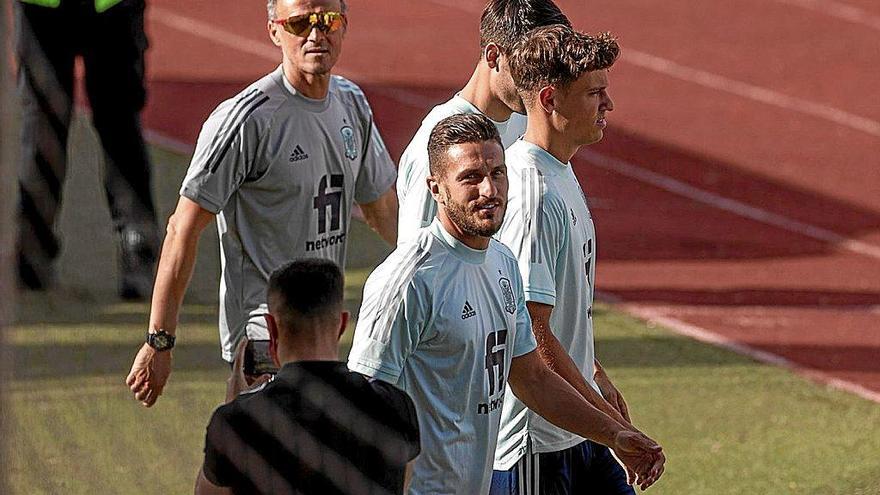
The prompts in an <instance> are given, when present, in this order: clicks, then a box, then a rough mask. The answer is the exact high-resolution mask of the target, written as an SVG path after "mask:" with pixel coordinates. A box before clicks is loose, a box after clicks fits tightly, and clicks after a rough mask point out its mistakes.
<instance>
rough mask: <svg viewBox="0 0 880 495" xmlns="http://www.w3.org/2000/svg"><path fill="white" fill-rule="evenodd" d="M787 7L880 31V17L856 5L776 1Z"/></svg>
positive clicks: (828, 1)
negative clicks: (791, 6) (792, 6)
mask: <svg viewBox="0 0 880 495" xmlns="http://www.w3.org/2000/svg"><path fill="white" fill-rule="evenodd" d="M774 1H775V2H777V3H782V4H785V5H794V6H795V7H801V8H803V9H807V10H812V11H814V12H819V13H820V14H825V15H827V16H829V17H834V18H837V19H840V20H843V21H847V22H851V23H853V24H860V25H862V26H866V27H869V28H871V29H876V30H877V31H880V16H876V15H873V14H871V13H870V12H868V11H867V10H864V9H862V8H859V7H856V6H854V5H847V4H845V3H841V2H834V1H831V0H774Z"/></svg>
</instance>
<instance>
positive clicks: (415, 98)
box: [151, 0, 880, 402]
mask: <svg viewBox="0 0 880 495" xmlns="http://www.w3.org/2000/svg"><path fill="white" fill-rule="evenodd" d="M431 1H433V2H434V3H441V2H438V1H436V0H431ZM449 6H450V7H455V8H461V7H460V6H458V5H455V4H449ZM151 17H152V18H153V19H154V20H156V21H157V22H160V23H162V24H165V25H166V26H169V27H172V28H175V29H178V30H181V31H183V32H186V33H187V34H190V35H193V36H200V37H204V38H207V39H211V40H212V41H214V42H215V43H218V44H222V45H225V46H227V47H229V48H232V49H237V50H242V51H245V52H246V53H251V54H253V55H256V56H260V57H263V58H266V59H267V60H273V61H275V60H278V53H277V51H276V49H274V48H271V47H268V46H265V45H260V47H259V48H258V47H257V46H252V44H256V42H254V41H253V40H249V39H246V38H244V39H243V40H244V41H248V42H249V43H247V44H239V43H238V39H239V38H241V37H240V36H238V35H235V34H233V33H230V32H227V31H224V30H222V29H218V28H215V27H213V26H210V25H207V24H205V23H203V22H201V21H198V20H195V19H191V18H189V17H185V16H181V15H179V14H175V13H173V12H171V11H167V10H165V9H161V8H156V7H152V8H151ZM200 26H204V27H207V28H210V30H209V31H199V30H195V29H193V28H194V27H200ZM209 32H210V33H214V34H213V35H209V34H208V33H209ZM352 76H353V77H357V76H356V75H353V74H352ZM381 93H382V94H383V95H384V96H386V97H389V98H392V99H394V100H396V101H398V102H400V103H401V104H405V105H410V106H414V107H418V108H423V109H427V108H430V107H431V106H432V105H434V104H435V103H436V102H434V101H430V100H429V99H428V98H426V97H424V96H422V95H420V94H418V93H415V92H411V91H407V90H403V89H394V90H383V91H381ZM183 146H186V145H183ZM581 153H582V154H583V153H584V151H582V152H581ZM588 155H592V157H590V158H588V159H590V160H593V159H594V158H597V157H600V158H601V159H603V160H605V163H615V164H616V165H623V164H624V163H623V162H621V161H619V160H615V159H613V158H610V157H606V156H604V155H600V154H598V153H595V152H589V154H588ZM609 160H613V162H608V161H609ZM594 163H596V162H595V161H594ZM626 165H627V166H626V167H624V169H625V170H627V171H629V172H632V171H634V170H635V171H639V172H638V173H636V174H633V176H632V177H631V178H633V179H636V180H640V181H642V182H645V181H648V183H649V184H652V185H657V186H658V187H661V188H663V185H666V186H669V187H671V188H672V189H674V190H670V191H669V192H673V193H676V194H682V193H687V194H692V195H695V196H698V197H700V198H702V200H704V202H707V204H710V205H712V206H715V207H718V208H721V209H725V208H723V207H722V205H728V206H730V207H733V206H736V207H735V208H734V210H727V211H732V212H733V213H736V214H743V213H745V212H748V214H750V215H755V216H757V217H758V218H754V219H755V220H758V221H767V220H761V219H771V220H770V221H774V222H775V221H778V220H782V221H783V222H782V224H783V225H788V226H789V227H796V228H800V226H804V227H805V229H804V232H812V233H813V234H817V235H821V236H824V237H827V235H828V234H830V235H831V238H832V239H836V240H838V241H842V242H840V244H839V245H840V246H843V247H845V248H847V249H849V250H851V251H853V250H854V248H855V250H856V252H859V253H860V254H867V255H868V256H872V257H878V256H880V254H878V252H880V247H877V246H873V245H870V244H865V243H862V242H860V241H856V240H853V239H846V238H845V237H843V236H841V235H839V234H835V233H833V232H830V231H826V230H824V229H821V228H819V227H814V226H811V225H808V224H804V223H801V222H797V221H795V220H791V219H787V218H785V217H781V216H779V215H776V214H774V213H770V212H767V211H765V210H761V209H760V208H755V207H752V206H749V205H745V204H743V203H739V202H736V201H733V200H729V199H727V198H723V197H721V196H717V195H715V194H713V193H710V192H708V191H703V190H701V189H697V188H694V187H692V186H689V185H687V184H684V183H681V182H680V181H677V180H675V179H672V178H671V177H666V176H663V175H660V174H657V173H655V172H652V171H650V170H647V169H644V168H641V167H638V166H635V165H632V164H626ZM618 171H619V170H618ZM667 181H671V182H667ZM655 182H657V183H658V184H660V183H662V184H663V185H658V184H655ZM678 184H681V185H684V186H686V187H684V188H681V187H679V186H678ZM679 190H680V191H682V192H678V191H679ZM687 197H690V196H687ZM728 202H730V203H728ZM739 205H742V206H744V207H745V209H740V208H739ZM737 210H741V211H742V212H743V213H740V212H739V211H737ZM747 218H753V217H752V216H747ZM768 223H769V222H768ZM770 225H776V224H775V223H770ZM776 226H778V227H782V225H776ZM782 228H787V227H782ZM805 235H808V234H805ZM823 240H825V239H823ZM866 248H867V249H866ZM633 309H635V308H633ZM634 314H635V313H634ZM657 321H658V323H661V324H663V325H670V328H671V329H673V330H676V331H678V328H676V326H678V325H679V324H680V325H681V327H680V328H684V327H683V326H685V325H687V324H686V323H684V322H679V321H677V320H674V319H670V318H665V317H664V320H662V321H661V320H657ZM687 326H690V325H687ZM690 327H691V328H693V329H697V328H696V327H693V326H690ZM699 330H701V331H702V334H704V335H714V336H715V340H716V341H718V343H717V344H716V345H722V346H724V345H723V344H722V343H721V341H723V340H726V339H724V337H721V336H720V335H716V334H713V333H712V332H709V331H708V330H703V329H699ZM697 334H700V333H699V332H697ZM693 338H697V337H696V336H694V337H693ZM698 340H699V339H698ZM705 342H708V343H713V342H711V341H709V340H705ZM727 342H728V343H729V345H730V347H728V348H730V349H731V350H734V351H735V352H743V353H744V354H746V355H750V356H751V354H750V352H751V350H750V349H751V348H749V347H747V346H743V345H741V344H737V343H735V342H733V341H730V340H727ZM733 346H736V347H738V348H740V349H741V351H740V350H737V349H735V348H734V347H733ZM758 352H761V353H762V355H763V354H766V357H767V359H768V360H769V361H764V362H768V363H769V362H771V361H772V362H776V361H777V360H778V363H779V365H780V366H784V367H786V368H789V369H792V370H795V371H797V372H799V373H801V374H804V375H808V376H812V377H813V378H814V379H815V380H818V381H820V382H822V383H826V384H828V385H831V386H833V387H837V388H840V389H842V390H847V391H849V392H852V393H854V394H856V395H858V396H860V397H865V398H867V399H868V400H873V401H875V402H880V394H877V393H875V392H873V391H870V390H868V389H866V388H864V387H862V386H861V385H858V384H856V383H851V382H847V381H843V380H840V379H838V378H835V377H833V376H830V375H828V374H825V373H822V372H818V371H812V370H806V369H803V368H798V367H797V365H794V364H793V363H791V362H790V361H788V360H786V359H785V358H782V357H779V356H776V355H774V354H770V353H765V352H763V351H758ZM753 357H754V356H753ZM756 359H757V358H756ZM785 363H787V365H786V364H785Z"/></svg>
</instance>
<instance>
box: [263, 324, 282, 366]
mask: <svg viewBox="0 0 880 495" xmlns="http://www.w3.org/2000/svg"><path fill="white" fill-rule="evenodd" d="M264 316H265V318H266V328H267V329H268V330H269V355H270V356H272V362H273V363H275V366H278V367H281V360H280V359H278V322H276V321H275V317H274V316H272V315H270V314H268V313H267V314H266V315H264Z"/></svg>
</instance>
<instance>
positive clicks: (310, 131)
mask: <svg viewBox="0 0 880 495" xmlns="http://www.w3.org/2000/svg"><path fill="white" fill-rule="evenodd" d="M267 7H268V12H269V20H268V22H267V27H268V31H269V37H270V38H271V39H272V42H273V43H274V44H275V45H276V46H278V47H279V48H281V53H282V61H281V65H280V66H279V67H278V68H277V69H276V70H274V71H273V72H272V73H270V74H268V75H266V76H265V77H263V78H262V79H260V80H258V81H256V82H255V83H253V84H251V85H250V86H249V87H247V88H246V89H245V90H244V91H242V92H241V93H239V94H238V95H237V96H236V97H234V98H231V99H229V100H227V101H225V102H223V103H221V104H220V106H219V107H217V109H216V110H215V111H214V112H213V113H212V114H211V116H210V117H209V118H208V120H207V122H205V125H204V126H203V128H202V132H201V135H200V136H199V140H198V144H197V146H196V151H195V154H194V155H193V159H192V163H191V165H190V168H189V171H188V172H187V175H186V178H185V179H184V181H183V186H182V187H181V190H180V195H181V198H180V201H179V202H178V205H177V209H176V211H175V212H174V214H173V215H172V216H171V218H170V219H169V221H168V233H167V235H166V238H165V242H164V245H163V248H162V255H161V258H160V260H159V269H158V274H157V276H156V282H155V287H154V291H153V304H152V311H151V314H150V323H149V330H148V335H147V342H146V343H145V344H144V345H143V346H142V347H141V349H140V351H139V352H138V354H137V356H136V357H135V360H134V364H133V365H132V369H131V372H130V373H129V375H128V378H127V380H126V383H127V384H128V385H129V388H130V389H131V391H132V393H133V394H134V397H135V399H136V400H138V401H141V402H142V403H143V404H144V405H145V406H147V407H149V406H152V405H153V404H154V403H155V402H156V400H157V399H158V397H159V395H160V394H161V393H162V390H163V388H164V386H165V383H166V381H167V379H168V376H169V375H170V373H171V348H172V347H173V345H174V334H175V331H176V327H177V316H178V312H179V310H180V306H181V303H182V300H183V295H184V293H185V292H186V287H187V285H188V283H189V279H190V276H191V274H192V270H193V266H194V264H195V256H196V248H197V244H198V239H199V235H200V233H201V231H202V230H203V229H204V228H205V227H206V226H207V225H208V224H209V223H210V222H211V220H212V219H214V218H215V217H216V219H217V229H218V231H219V234H220V244H221V256H222V258H223V259H222V264H221V266H222V276H221V282H220V283H221V286H220V318H219V320H220V321H219V325H220V339H221V346H222V356H223V358H224V359H225V360H226V361H229V362H231V361H232V359H233V350H234V349H235V346H236V344H237V343H238V342H239V341H240V340H241V339H242V338H243V337H246V336H250V337H253V338H266V337H267V335H268V332H267V329H266V324H265V320H264V318H263V317H262V316H261V315H262V314H264V313H266V284H267V281H268V277H269V274H270V273H271V272H272V270H273V269H274V268H275V267H277V266H280V265H281V264H282V263H284V262H286V261H288V260H290V259H293V258H324V259H330V260H332V261H335V262H336V263H337V264H338V265H340V266H343V267H344V266H345V254H346V248H347V244H348V242H347V239H346V237H347V235H348V228H349V220H350V218H351V212H352V209H353V206H354V205H353V203H355V202H356V203H358V204H359V205H360V206H361V210H362V211H363V213H364V217H365V218H366V221H367V223H368V224H369V225H370V226H371V227H372V228H373V229H374V230H375V231H376V232H377V233H378V234H379V235H380V236H381V237H382V238H383V239H385V240H386V241H387V242H388V243H389V244H392V245H393V244H395V242H396V231H397V197H396V195H395V193H394V190H393V188H392V186H393V185H394V180H395V174H396V171H395V169H394V163H393V162H392V161H391V158H390V157H389V156H388V152H387V151H386V149H385V145H384V144H383V142H382V138H381V137H380V135H379V132H378V130H377V129H376V126H375V124H374V123H373V114H372V111H371V110H370V106H369V104H368V103H367V100H366V98H365V97H364V94H363V92H361V90H360V88H358V87H357V86H356V85H355V84H354V83H352V82H350V81H348V80H346V79H344V78H342V77H339V76H334V75H332V74H331V71H332V69H333V67H334V65H335V64H336V61H337V60H338V58H339V54H340V52H341V50H342V42H343V38H344V36H345V31H346V27H347V21H346V16H345V13H346V5H345V2H344V1H341V0H277V1H275V0H272V1H270V2H268V4H267Z"/></svg>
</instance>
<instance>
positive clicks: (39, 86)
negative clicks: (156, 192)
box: [15, 0, 158, 299]
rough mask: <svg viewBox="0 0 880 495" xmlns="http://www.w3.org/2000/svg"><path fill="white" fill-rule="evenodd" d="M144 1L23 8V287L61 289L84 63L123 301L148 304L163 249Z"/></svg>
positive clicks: (37, 2) (19, 19) (53, 1)
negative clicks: (77, 70) (79, 72)
mask: <svg viewBox="0 0 880 495" xmlns="http://www.w3.org/2000/svg"><path fill="white" fill-rule="evenodd" d="M144 7H145V4H144V0H22V1H19V2H16V6H15V11H16V13H15V17H16V48H17V50H16V51H17V55H18V59H19V81H18V87H19V94H20V96H21V99H22V113H23V116H22V124H21V126H22V135H21V147H22V148H21V162H20V170H19V174H20V179H19V181H20V193H21V199H20V216H19V222H20V227H19V247H18V265H19V266H18V271H19V279H20V282H21V285H22V286H23V287H26V288H28V289H34V290H43V289H46V288H48V287H51V286H52V285H53V284H54V283H55V281H56V280H55V279H56V276H55V266H54V265H55V260H56V258H57V257H58V254H59V252H60V241H59V239H58V238H57V236H56V233H55V223H56V219H57V216H58V211H59V209H60V205H61V192H62V187H63V184H64V178H65V175H66V169H67V138H68V134H69V129H70V123H71V116H72V113H73V112H72V110H73V102H74V99H73V95H74V81H75V78H74V62H75V59H76V57H77V56H81V57H82V60H83V65H84V66H85V88H86V93H87V95H88V99H89V103H90V105H91V109H92V121H93V123H94V126H95V129H96V131H97V133H98V136H99V138H100V141H101V146H102V148H103V151H104V189H105V191H106V194H107V200H108V203H109V206H110V214H111V217H112V219H113V225H114V228H115V229H116V232H117V233H118V235H119V265H120V266H119V270H120V273H119V280H120V285H119V295H120V296H121V297H123V298H124V299H143V298H145V297H146V296H147V295H148V294H149V292H150V289H151V286H152V278H153V266H154V264H155V260H156V251H157V247H158V233H157V223H156V213H155V207H154V205H153V199H152V196H151V191H150V163H149V158H148V156H147V151H146V146H145V144H144V139H143V136H142V133H141V121H140V112H141V110H142V109H143V107H144V103H145V101H146V90H145V87H144V52H145V51H146V49H147V38H146V35H145V33H144Z"/></svg>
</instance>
